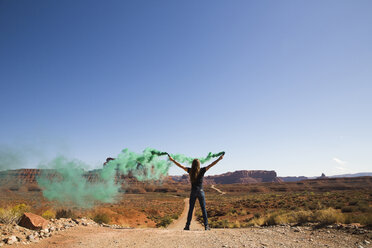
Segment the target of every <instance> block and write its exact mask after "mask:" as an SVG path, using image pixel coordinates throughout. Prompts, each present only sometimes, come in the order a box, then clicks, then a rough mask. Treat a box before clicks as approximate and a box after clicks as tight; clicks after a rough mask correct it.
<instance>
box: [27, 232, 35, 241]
mask: <svg viewBox="0 0 372 248" xmlns="http://www.w3.org/2000/svg"><path fill="white" fill-rule="evenodd" d="M27 240H29V241H30V242H35V241H36V237H35V236H34V235H32V234H31V235H28V236H27Z"/></svg>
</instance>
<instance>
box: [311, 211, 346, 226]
mask: <svg viewBox="0 0 372 248" xmlns="http://www.w3.org/2000/svg"><path fill="white" fill-rule="evenodd" d="M313 221H314V222H317V223H319V225H322V226H323V225H330V224H335V223H343V222H344V221H345V217H344V215H343V214H342V213H340V212H338V211H337V210H336V209H333V208H328V209H323V210H317V211H315V213H314V216H313Z"/></svg>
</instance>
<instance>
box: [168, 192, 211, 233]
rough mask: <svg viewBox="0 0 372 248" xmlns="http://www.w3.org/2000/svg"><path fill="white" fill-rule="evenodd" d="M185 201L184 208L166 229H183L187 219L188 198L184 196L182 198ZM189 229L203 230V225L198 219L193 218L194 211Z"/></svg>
mask: <svg viewBox="0 0 372 248" xmlns="http://www.w3.org/2000/svg"><path fill="white" fill-rule="evenodd" d="M184 202H185V208H184V209H183V212H182V214H181V215H180V217H179V218H178V220H176V221H173V223H172V224H170V225H169V226H168V228H167V229H168V230H183V228H184V227H185V224H186V221H187V214H188V212H189V198H186V199H185V200H184ZM190 229H191V230H199V231H200V230H204V226H202V225H201V224H200V223H199V222H198V221H196V219H195V211H194V213H193V216H192V220H191V224H190Z"/></svg>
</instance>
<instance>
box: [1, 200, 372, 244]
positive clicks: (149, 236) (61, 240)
mask: <svg viewBox="0 0 372 248" xmlns="http://www.w3.org/2000/svg"><path fill="white" fill-rule="evenodd" d="M187 205H188V204H187V199H185V206H186V207H185V209H184V212H183V213H182V215H181V216H180V218H179V219H178V220H177V221H176V222H175V223H173V224H171V225H170V226H169V228H168V229H160V228H159V229H155V228H143V229H140V228H138V229H128V228H122V227H120V226H115V225H105V224H97V223H95V222H94V221H92V220H90V219H58V220H51V221H50V222H49V224H48V225H47V226H46V227H45V228H44V229H42V230H39V231H33V230H29V229H26V228H23V227H20V226H18V225H0V247H1V246H3V247H28V248H47V247H48V248H49V247H64V248H69V247H74V248H75V247H76V248H82V247H98V248H99V247H102V248H110V247H151V248H156V247H205V248H207V247H288V248H289V247H309V248H310V247H311V248H313V247H329V248H332V247H334V248H339V247H356V248H367V247H371V248H372V231H371V230H368V229H364V228H361V227H359V226H357V225H331V226H327V227H324V228H316V226H314V225H308V226H290V225H280V226H272V227H251V228H242V229H212V230H210V231H204V230H203V227H202V226H201V225H200V224H199V223H197V222H196V221H195V219H193V221H192V223H191V231H184V230H182V229H183V227H184V224H185V222H186V216H187V211H188V208H187Z"/></svg>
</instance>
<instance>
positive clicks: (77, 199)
mask: <svg viewBox="0 0 372 248" xmlns="http://www.w3.org/2000/svg"><path fill="white" fill-rule="evenodd" d="M223 154H224V152H220V153H215V154H213V153H209V154H208V155H207V156H206V157H204V158H199V160H200V162H201V163H205V162H207V161H209V160H210V159H212V158H214V157H218V156H221V155H223ZM165 155H168V153H167V152H162V151H158V150H155V149H153V148H146V149H145V150H144V151H143V152H142V153H135V152H132V151H130V150H129V149H124V150H123V151H122V152H121V153H120V154H118V156H117V157H116V158H115V159H113V160H110V161H108V162H107V163H106V164H105V166H104V167H103V168H102V169H99V170H95V171H94V172H90V175H91V176H92V175H93V176H95V177H96V178H95V180H92V182H90V181H89V180H88V177H87V172H86V171H85V170H84V168H87V166H86V165H85V164H84V163H82V162H81V161H78V160H68V159H66V158H64V157H57V158H56V159H54V160H53V161H51V162H50V163H49V164H47V165H46V167H48V168H52V170H46V171H45V173H43V174H42V175H41V176H40V177H39V178H38V179H37V181H38V184H39V186H40V187H41V188H42V189H43V195H44V196H45V197H46V198H47V199H48V200H51V201H58V202H60V203H63V204H68V205H70V206H71V205H72V206H78V207H91V206H93V205H94V203H96V202H104V203H107V202H114V201H115V200H116V199H117V194H118V192H119V188H120V187H121V182H116V175H118V174H119V175H120V174H122V175H132V176H133V177H135V178H136V179H137V180H139V181H151V180H162V179H163V178H164V177H165V176H167V175H168V171H169V168H170V166H171V165H172V163H171V162H170V161H169V160H168V159H167V158H165V159H162V156H165ZM171 156H172V157H173V158H174V159H176V160H177V161H179V162H181V163H192V161H193V159H194V158H191V157H187V156H185V155H182V154H172V155H171ZM163 158H164V157H163Z"/></svg>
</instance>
